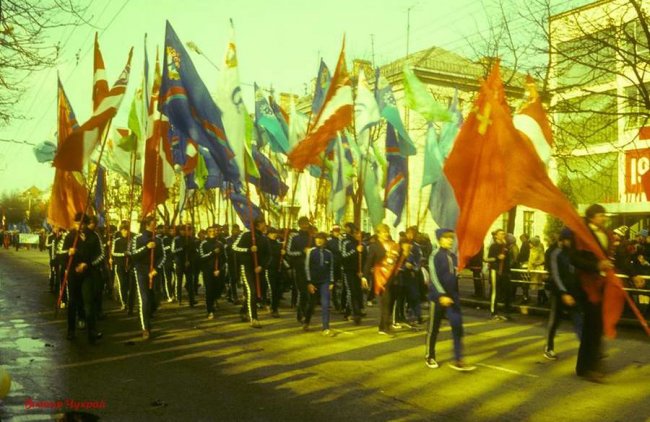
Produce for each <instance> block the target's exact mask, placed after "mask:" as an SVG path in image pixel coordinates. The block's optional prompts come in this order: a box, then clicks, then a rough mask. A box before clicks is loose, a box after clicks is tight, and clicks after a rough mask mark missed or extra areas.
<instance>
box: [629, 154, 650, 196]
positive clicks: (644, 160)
mask: <svg viewBox="0 0 650 422" xmlns="http://www.w3.org/2000/svg"><path fill="white" fill-rule="evenodd" d="M649 170H650V148H645V149H635V150H631V151H626V152H625V193H627V194H640V193H643V185H642V184H641V176H643V175H644V174H645V173H646V172H648V171H649Z"/></svg>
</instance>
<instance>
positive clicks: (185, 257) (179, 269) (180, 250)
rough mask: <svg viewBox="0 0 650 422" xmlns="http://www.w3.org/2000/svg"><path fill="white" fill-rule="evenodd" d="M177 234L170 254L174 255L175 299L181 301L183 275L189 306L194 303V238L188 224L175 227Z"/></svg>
mask: <svg viewBox="0 0 650 422" xmlns="http://www.w3.org/2000/svg"><path fill="white" fill-rule="evenodd" d="M177 229H178V234H177V235H176V237H174V240H173V241H172V246H171V250H172V254H173V255H174V267H175V268H176V299H177V300H178V304H179V305H181V304H182V302H183V277H185V290H187V296H188V297H189V300H190V307H194V305H196V300H195V299H194V297H195V293H196V292H195V291H194V268H193V267H192V263H193V262H194V261H195V259H194V258H195V257H194V255H195V254H196V240H195V239H194V237H193V236H191V235H190V233H191V230H190V225H189V224H183V225H181V226H180V227H177Z"/></svg>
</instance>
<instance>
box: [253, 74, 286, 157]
mask: <svg viewBox="0 0 650 422" xmlns="http://www.w3.org/2000/svg"><path fill="white" fill-rule="evenodd" d="M254 86H255V123H256V124H257V126H258V127H259V128H260V129H262V130H263V131H264V132H266V134H267V135H268V141H269V145H270V146H271V151H273V152H281V153H283V154H286V153H287V152H288V151H289V140H288V139H287V134H286V133H285V132H284V129H283V128H282V124H281V123H280V121H279V120H278V118H277V117H276V115H275V113H274V112H273V109H272V108H271V106H270V105H269V102H268V101H267V100H266V98H265V97H264V94H263V93H262V90H261V89H260V88H259V87H258V86H257V84H254Z"/></svg>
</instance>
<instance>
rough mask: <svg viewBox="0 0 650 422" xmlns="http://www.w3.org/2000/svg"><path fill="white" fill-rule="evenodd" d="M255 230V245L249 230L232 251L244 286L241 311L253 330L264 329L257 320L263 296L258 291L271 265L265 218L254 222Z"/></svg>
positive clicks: (237, 241)
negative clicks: (259, 302)
mask: <svg viewBox="0 0 650 422" xmlns="http://www.w3.org/2000/svg"><path fill="white" fill-rule="evenodd" d="M253 230H254V233H255V243H253V233H252V232H251V231H250V230H249V231H247V232H244V233H242V234H240V235H239V237H238V238H237V240H236V241H235V242H234V243H233V245H232V250H233V252H235V253H236V254H237V256H236V259H237V263H238V264H239V266H240V267H239V268H240V277H241V281H242V284H243V285H244V294H245V301H244V303H243V305H242V307H241V310H240V314H241V317H242V321H250V324H251V327H253V328H262V325H261V324H260V322H259V320H258V318H257V302H258V297H259V296H258V295H260V294H261V291H258V280H259V281H260V282H261V280H262V277H263V276H264V275H263V274H264V269H265V268H267V267H268V264H269V243H268V239H267V238H266V236H264V232H265V231H266V222H265V221H264V217H258V218H256V219H255V220H254V221H253ZM255 255H257V256H255ZM255 264H257V265H255ZM260 286H261V284H260Z"/></svg>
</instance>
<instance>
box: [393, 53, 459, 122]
mask: <svg viewBox="0 0 650 422" xmlns="http://www.w3.org/2000/svg"><path fill="white" fill-rule="evenodd" d="M404 100H405V102H406V106H407V107H408V108H410V109H411V110H415V111H416V112H418V113H419V114H420V115H422V117H424V118H425V119H426V120H427V121H428V122H449V121H451V113H450V112H449V110H447V107H445V106H443V105H441V104H439V103H438V102H437V101H436V100H434V99H433V97H432V96H431V94H430V93H429V92H427V89H426V87H425V86H424V84H423V83H422V82H420V80H419V79H418V78H417V76H415V73H413V70H412V69H411V68H409V67H408V65H406V66H404Z"/></svg>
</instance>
